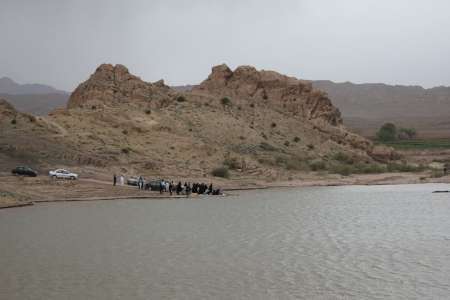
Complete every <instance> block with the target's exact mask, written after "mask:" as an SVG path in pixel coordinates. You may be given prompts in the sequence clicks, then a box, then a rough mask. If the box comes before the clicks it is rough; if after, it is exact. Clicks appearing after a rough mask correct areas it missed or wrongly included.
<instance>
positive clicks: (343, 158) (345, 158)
mask: <svg viewBox="0 0 450 300" xmlns="http://www.w3.org/2000/svg"><path fill="white" fill-rule="evenodd" d="M333 159H334V160H336V161H338V162H341V163H346V164H349V165H351V164H353V158H351V157H350V156H349V155H348V154H346V153H344V152H338V153H336V154H334V155H333Z"/></svg>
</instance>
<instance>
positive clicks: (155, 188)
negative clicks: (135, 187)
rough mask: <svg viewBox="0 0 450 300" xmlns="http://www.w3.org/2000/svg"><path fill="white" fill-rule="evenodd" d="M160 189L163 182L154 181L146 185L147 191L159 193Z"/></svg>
mask: <svg viewBox="0 0 450 300" xmlns="http://www.w3.org/2000/svg"><path fill="white" fill-rule="evenodd" d="M160 187H161V180H153V181H150V182H148V183H147V184H146V185H145V189H146V190H151V191H159V189H160Z"/></svg>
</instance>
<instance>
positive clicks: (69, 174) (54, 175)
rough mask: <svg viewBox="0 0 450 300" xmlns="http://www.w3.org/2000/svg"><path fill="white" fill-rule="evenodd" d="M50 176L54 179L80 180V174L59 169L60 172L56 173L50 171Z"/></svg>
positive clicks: (56, 171)
mask: <svg viewBox="0 0 450 300" xmlns="http://www.w3.org/2000/svg"><path fill="white" fill-rule="evenodd" d="M48 174H49V175H50V177H52V178H61V179H72V180H75V179H78V174H75V173H72V172H69V171H67V170H64V169H58V170H55V171H50V172H49V173H48Z"/></svg>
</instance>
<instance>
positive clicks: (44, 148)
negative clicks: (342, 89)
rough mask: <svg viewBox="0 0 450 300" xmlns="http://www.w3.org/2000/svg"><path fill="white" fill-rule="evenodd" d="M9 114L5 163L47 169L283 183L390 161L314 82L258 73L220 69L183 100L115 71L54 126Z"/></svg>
mask: <svg viewBox="0 0 450 300" xmlns="http://www.w3.org/2000/svg"><path fill="white" fill-rule="evenodd" d="M1 110H2V111H3V112H2V113H3V114H5V115H8V116H9V117H8V118H2V125H1V126H2V131H1V132H0V146H1V148H0V149H1V150H0V152H1V155H3V157H4V158H5V161H8V162H10V163H11V164H13V163H19V162H20V161H22V160H23V159H25V158H27V159H29V160H30V161H31V162H33V163H34V164H35V165H36V166H38V167H39V168H47V167H50V166H57V165H72V166H92V167H95V168H100V169H107V170H110V171H111V172H112V171H117V172H121V173H124V172H125V173H128V174H137V173H140V174H142V173H143V174H152V175H161V176H163V175H164V176H171V175H177V176H208V175H209V174H210V172H211V170H213V169H214V168H217V167H221V166H226V167H228V168H229V169H231V172H232V176H233V177H239V178H245V177H252V178H263V179H277V178H287V177H292V176H295V174H297V173H298V172H306V171H310V170H317V169H324V168H327V167H332V166H335V165H338V164H340V163H342V160H343V157H344V158H345V160H350V159H351V160H352V162H354V163H360V164H372V163H374V159H376V160H381V159H389V158H390V157H389V155H390V153H387V155H386V152H385V153H383V154H382V156H380V153H379V152H378V153H377V151H374V148H373V145H372V144H371V143H370V142H369V141H367V140H366V139H364V138H361V137H360V136H358V135H355V134H352V133H350V132H348V131H347V130H346V129H345V127H344V126H343V125H342V119H341V116H340V113H339V110H338V109H336V107H334V106H333V105H332V103H331V101H330V99H329V98H328V97H327V96H326V94H325V93H323V92H321V91H319V90H316V89H314V88H313V87H312V85H311V83H309V82H306V81H302V80H298V79H296V78H292V77H287V76H284V75H281V74H278V73H276V72H273V71H257V70H256V69H255V68H253V67H249V66H242V67H238V68H237V69H236V70H234V71H232V70H230V69H229V68H228V67H227V66H226V65H221V66H216V67H214V68H213V69H212V73H211V74H210V75H209V77H208V78H207V79H206V80H205V81H204V82H202V83H201V84H200V85H199V86H197V87H195V88H194V89H193V90H192V91H188V92H177V91H175V90H173V89H171V88H169V87H168V86H166V85H165V84H164V82H163V81H158V82H155V83H148V82H144V81H142V80H141V79H140V78H138V77H136V76H134V75H132V74H130V73H129V72H128V70H127V68H125V67H124V66H122V65H116V66H113V65H108V64H105V65H101V66H99V67H98V68H97V70H96V71H95V72H94V74H92V75H91V76H90V78H89V79H88V80H86V81H85V82H83V83H82V84H80V85H79V87H78V88H77V89H76V90H75V91H74V92H73V93H72V95H71V97H70V99H69V102H68V105H67V108H66V109H58V110H55V111H53V112H52V113H50V115H49V116H48V117H40V118H34V117H33V118H34V119H33V118H32V116H30V115H26V114H22V113H18V112H17V111H15V110H14V109H12V108H11V107H10V106H8V105H7V104H6V103H4V104H3V108H1ZM13 120H15V121H13ZM7 158H9V159H7ZM22 158H23V159H22Z"/></svg>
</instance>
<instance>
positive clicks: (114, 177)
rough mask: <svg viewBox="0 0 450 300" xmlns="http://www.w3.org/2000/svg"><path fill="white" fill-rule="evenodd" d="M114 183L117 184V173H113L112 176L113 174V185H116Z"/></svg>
mask: <svg viewBox="0 0 450 300" xmlns="http://www.w3.org/2000/svg"><path fill="white" fill-rule="evenodd" d="M116 184H117V175H116V174H114V176H113V186H116Z"/></svg>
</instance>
